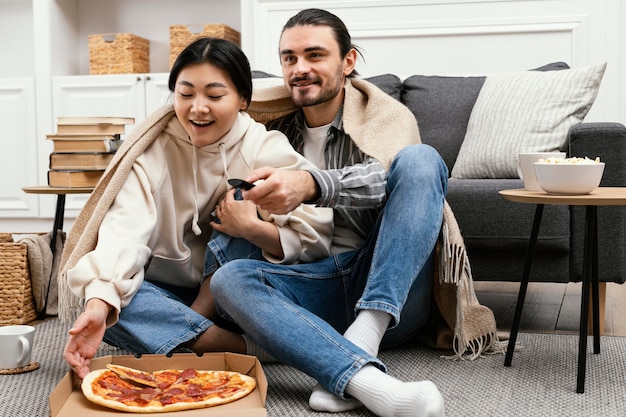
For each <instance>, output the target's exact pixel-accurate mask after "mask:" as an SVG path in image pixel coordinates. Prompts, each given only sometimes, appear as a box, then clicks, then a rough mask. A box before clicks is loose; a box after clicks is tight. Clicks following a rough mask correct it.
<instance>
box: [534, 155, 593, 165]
mask: <svg viewBox="0 0 626 417" xmlns="http://www.w3.org/2000/svg"><path fill="white" fill-rule="evenodd" d="M537 162H539V163H543V164H567V165H591V164H599V163H600V157H597V158H596V159H590V158H587V157H586V156H585V157H584V158H578V157H572V158H546V159H540V160H539V161H537Z"/></svg>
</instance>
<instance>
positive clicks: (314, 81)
mask: <svg viewBox="0 0 626 417" xmlns="http://www.w3.org/2000/svg"><path fill="white" fill-rule="evenodd" d="M279 52H280V61H281V66H282V72H283V79H284V80H285V85H286V86H287V88H288V89H289V92H290V94H291V98H292V100H293V101H294V103H295V104H296V105H297V106H300V107H309V106H315V105H318V104H322V103H326V102H329V101H332V100H333V99H335V98H337V97H338V96H339V93H340V92H341V91H342V89H343V83H344V79H345V76H346V75H348V74H349V73H350V72H351V71H352V68H353V65H352V66H351V64H350V61H349V60H347V59H342V57H341V56H340V53H339V45H338V44H337V41H336V40H335V37H334V36H333V32H332V29H331V28H330V27H328V26H313V25H305V26H303V25H298V26H294V27H292V28H290V29H286V30H285V31H284V32H283V34H282V36H281V38H280V45H279ZM346 71H347V72H346ZM341 99H343V96H341Z"/></svg>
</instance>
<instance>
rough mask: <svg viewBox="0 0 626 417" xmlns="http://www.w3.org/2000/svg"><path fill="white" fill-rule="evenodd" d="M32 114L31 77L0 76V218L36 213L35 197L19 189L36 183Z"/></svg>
mask: <svg viewBox="0 0 626 417" xmlns="http://www.w3.org/2000/svg"><path fill="white" fill-rule="evenodd" d="M35 114H36V109H35V81H34V79H32V78H4V79H2V78H0V144H1V146H2V152H0V177H2V181H0V217H6V218H10V217H25V218H26V217H34V216H37V214H38V207H37V199H36V197H33V196H30V195H27V194H24V192H23V191H22V187H26V186H29V185H33V184H37V167H38V164H39V160H38V158H37V144H38V143H37V133H36V121H35ZM9 231H14V230H9Z"/></svg>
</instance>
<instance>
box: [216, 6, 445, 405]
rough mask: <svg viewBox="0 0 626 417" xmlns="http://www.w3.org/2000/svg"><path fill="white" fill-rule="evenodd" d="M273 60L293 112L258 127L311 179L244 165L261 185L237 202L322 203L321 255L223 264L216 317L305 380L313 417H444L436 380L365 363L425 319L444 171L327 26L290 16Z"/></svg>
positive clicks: (309, 14)
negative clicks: (363, 413)
mask: <svg viewBox="0 0 626 417" xmlns="http://www.w3.org/2000/svg"><path fill="white" fill-rule="evenodd" d="M279 53H280V59H281V65H282V72H283V78H284V83H285V86H286V88H287V90H288V92H289V95H290V96H291V99H292V100H293V102H294V103H295V105H297V106H298V107H300V109H299V110H298V111H297V112H294V113H291V114H290V115H288V116H286V117H284V118H282V119H279V120H277V121H276V122H273V123H272V124H271V125H270V127H271V128H278V129H280V130H282V131H283V132H284V133H285V134H286V135H287V136H288V137H289V139H290V141H291V142H292V145H293V146H294V147H295V148H296V150H298V151H300V152H301V153H303V154H304V156H305V157H306V158H307V159H309V160H310V161H312V162H314V163H315V164H316V165H317V166H318V167H319V168H320V169H319V170H317V171H288V170H276V169H272V168H261V169H257V170H255V171H253V172H252V173H251V175H250V176H249V177H248V178H246V180H248V181H251V182H255V181H259V180H263V181H262V182H259V183H258V185H257V186H256V187H254V188H253V189H251V190H249V191H244V192H243V197H244V199H246V200H251V201H252V202H254V203H255V204H257V205H259V206H260V207H261V208H262V209H264V210H267V211H269V212H271V213H277V214H282V213H287V212H289V211H290V210H292V209H293V208H294V207H296V206H298V205H299V204H300V203H303V202H304V203H314V204H316V205H317V206H327V207H332V208H333V209H334V214H335V233H334V237H333V246H332V254H333V255H334V256H333V257H331V258H327V259H323V260H321V261H317V262H312V263H308V264H299V265H291V266H285V265H271V264H269V263H267V262H263V261H254V260H235V261H232V262H230V263H227V264H226V265H225V266H223V267H221V268H220V269H218V270H217V271H216V272H215V274H214V275H213V278H212V281H211V291H212V293H213V294H214V296H215V299H216V301H217V306H218V310H219V311H220V313H221V314H222V315H223V316H224V317H226V318H228V319H230V320H233V321H234V322H236V323H237V324H239V325H240V326H241V328H242V329H243V330H244V332H245V335H246V336H245V337H246V342H247V344H248V351H249V352H250V346H251V345H252V344H253V343H256V344H258V345H259V346H260V347H261V348H262V349H263V350H265V351H266V352H267V353H269V354H270V355H271V356H273V357H274V358H276V359H278V360H280V361H282V362H284V363H286V364H289V365H292V366H294V367H296V368H298V369H300V370H302V371H304V372H306V373H307V374H309V375H311V376H312V377H314V378H315V379H316V380H317V381H318V383H319V384H318V385H317V386H316V387H315V388H314V391H313V393H312V395H311V398H310V400H309V404H310V406H311V407H312V408H313V409H315V410H318V411H328V412H338V411H345V410H349V409H353V408H356V407H359V406H360V405H361V403H362V404H363V405H365V406H366V407H367V408H368V409H370V410H371V411H372V412H374V413H375V414H377V415H380V416H443V415H444V405H443V398H442V396H441V394H440V393H439V390H438V389H437V387H436V386H435V384H433V383H432V382H430V381H419V382H406V383H405V382H401V381H399V380H397V379H395V378H393V377H391V376H389V375H387V374H386V373H385V366H384V364H383V363H382V362H381V361H380V360H379V359H377V357H376V356H377V354H378V350H379V348H380V346H381V343H385V344H390V345H392V344H399V343H402V342H404V341H406V340H408V339H409V338H411V337H412V336H414V335H415V334H416V333H417V332H418V331H419V329H420V328H421V327H422V326H423V325H424V324H425V323H426V321H427V318H428V316H429V311H430V302H431V299H432V276H433V266H434V249H435V244H436V242H437V238H438V236H439V232H440V228H441V224H442V218H443V207H444V202H445V194H446V189H447V177H448V173H447V169H446V167H445V164H444V163H443V161H442V160H441V158H440V157H439V155H438V154H437V152H436V151H435V150H434V149H432V148H431V147H429V146H427V145H422V144H416V143H419V133H418V130H417V124H416V122H415V118H414V117H413V115H412V114H411V113H410V112H409V111H408V109H406V108H405V107H404V106H402V105H401V104H400V103H398V102H396V101H395V100H393V99H392V98H390V97H389V96H387V95H386V94H385V93H383V92H382V91H380V90H379V89H377V88H376V87H374V86H373V85H371V84H369V83H367V82H364V81H360V80H356V79H355V75H356V72H355V70H354V68H355V64H356V61H357V53H358V52H357V49H356V48H355V47H354V46H353V45H352V44H351V39H350V35H349V33H348V31H347V29H346V27H345V25H344V24H343V22H342V21H341V20H340V19H339V18H338V17H336V16H335V15H333V14H331V13H328V12H326V11H324V10H319V9H308V10H303V11H301V12H300V13H298V14H297V15H295V16H294V17H292V18H291V19H290V20H289V21H288V22H287V23H286V25H285V26H284V28H283V32H282V34H281V38H280V48H279ZM412 144H413V145H412ZM408 145H411V146H408Z"/></svg>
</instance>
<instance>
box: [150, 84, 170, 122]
mask: <svg viewBox="0 0 626 417" xmlns="http://www.w3.org/2000/svg"><path fill="white" fill-rule="evenodd" d="M169 76H170V75H169V74H168V73H159V74H149V75H147V76H146V116H147V115H149V114H150V113H152V112H153V111H155V110H156V109H158V108H159V107H161V106H163V105H165V104H168V103H171V102H172V92H171V91H170V90H169V88H168V87H167V82H168V80H169Z"/></svg>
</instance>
